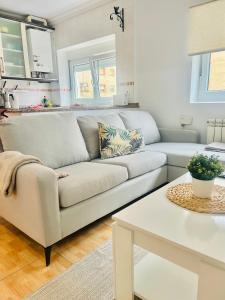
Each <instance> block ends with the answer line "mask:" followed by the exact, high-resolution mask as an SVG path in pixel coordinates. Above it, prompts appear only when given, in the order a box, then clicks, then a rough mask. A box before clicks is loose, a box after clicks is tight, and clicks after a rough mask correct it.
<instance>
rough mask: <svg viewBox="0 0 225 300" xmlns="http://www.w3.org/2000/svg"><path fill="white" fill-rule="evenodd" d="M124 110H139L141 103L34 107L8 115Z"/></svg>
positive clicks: (9, 112)
mask: <svg viewBox="0 0 225 300" xmlns="http://www.w3.org/2000/svg"><path fill="white" fill-rule="evenodd" d="M123 108H139V103H130V104H128V105H125V106H102V105H101V106H78V105H74V106H54V107H47V108H45V107H43V108H41V109H34V108H32V107H26V108H20V109H7V112H6V114H24V113H35V112H37V113H38V112H58V111H76V110H78V111H80V110H106V109H123Z"/></svg>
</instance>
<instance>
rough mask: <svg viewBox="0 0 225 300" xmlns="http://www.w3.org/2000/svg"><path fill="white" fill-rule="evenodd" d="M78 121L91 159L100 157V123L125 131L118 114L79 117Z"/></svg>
mask: <svg viewBox="0 0 225 300" xmlns="http://www.w3.org/2000/svg"><path fill="white" fill-rule="evenodd" d="M77 120H78V123H79V125H80V129H81V132H82V134H83V137H84V140H85V143H86V146H87V150H88V153H89V155H90V158H91V159H95V158H98V157H100V145H99V136H98V123H107V124H109V125H111V126H114V127H117V128H121V129H125V126H124V124H123V121H122V120H121V118H120V117H119V115H117V114H111V115H103V116H83V117H79V118H78V119H77Z"/></svg>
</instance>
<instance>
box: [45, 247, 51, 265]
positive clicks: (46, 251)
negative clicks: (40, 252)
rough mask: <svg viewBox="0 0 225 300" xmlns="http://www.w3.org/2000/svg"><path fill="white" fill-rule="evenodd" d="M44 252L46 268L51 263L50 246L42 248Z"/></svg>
mask: <svg viewBox="0 0 225 300" xmlns="http://www.w3.org/2000/svg"><path fill="white" fill-rule="evenodd" d="M44 250H45V262H46V267H47V266H49V265H50V262H51V250H52V246H49V247H46V248H44Z"/></svg>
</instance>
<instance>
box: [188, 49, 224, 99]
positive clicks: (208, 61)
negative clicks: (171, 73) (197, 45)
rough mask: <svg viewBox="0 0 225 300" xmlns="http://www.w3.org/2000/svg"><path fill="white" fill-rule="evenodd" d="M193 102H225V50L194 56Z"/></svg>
mask: <svg viewBox="0 0 225 300" xmlns="http://www.w3.org/2000/svg"><path fill="white" fill-rule="evenodd" d="M191 102H192V103H201V102H202V103H204V102H210V103H214V102H220V103H221V102H225V51H220V52H214V53H209V54H202V55H197V56H194V57H193V58H192V82H191Z"/></svg>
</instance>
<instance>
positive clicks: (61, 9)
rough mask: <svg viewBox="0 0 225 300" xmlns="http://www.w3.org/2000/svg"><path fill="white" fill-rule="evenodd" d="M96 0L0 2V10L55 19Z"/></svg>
mask: <svg viewBox="0 0 225 300" xmlns="http://www.w3.org/2000/svg"><path fill="white" fill-rule="evenodd" d="M92 2H96V0H0V10H6V11H10V12H15V13H19V14H23V15H34V16H38V17H43V18H48V19H51V18H55V17H57V16H60V15H61V14H64V13H66V12H68V11H70V10H71V9H74V10H75V9H76V8H77V9H78V8H81V7H82V6H83V5H87V4H92Z"/></svg>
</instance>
